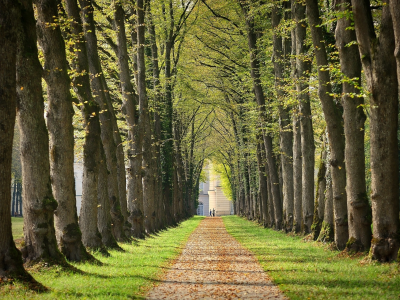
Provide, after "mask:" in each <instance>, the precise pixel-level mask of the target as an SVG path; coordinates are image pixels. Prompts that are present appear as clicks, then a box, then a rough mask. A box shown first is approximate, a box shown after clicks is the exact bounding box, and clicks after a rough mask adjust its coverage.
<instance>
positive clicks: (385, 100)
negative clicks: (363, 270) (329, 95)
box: [352, 0, 400, 261]
mask: <svg viewBox="0 0 400 300" xmlns="http://www.w3.org/2000/svg"><path fill="white" fill-rule="evenodd" d="M352 5H353V14H354V22H355V28H356V33H357V42H358V45H359V51H360V56H361V62H362V65H363V69H364V72H365V76H366V79H367V85H368V89H369V91H370V92H371V98H370V103H371V113H370V116H371V120H370V124H371V125H370V126H371V127H370V134H371V139H370V143H371V144H370V145H371V202H372V223H373V239H372V242H371V253H372V257H373V258H375V259H377V260H379V261H391V260H395V259H397V252H398V250H399V246H400V244H399V238H398V227H399V182H398V176H399V175H398V152H397V151H398V150H397V125H398V79H397V73H396V72H397V71H396V58H395V56H394V53H395V51H396V54H397V55H398V49H396V47H395V35H394V31H393V21H392V17H391V14H390V10H389V6H387V5H386V6H384V7H383V8H382V17H381V22H380V32H379V38H378V37H377V36H376V35H375V32H374V24H373V20H372V15H371V10H370V8H369V1H359V0H353V1H352ZM395 10H396V11H397V10H398V7H396V8H395ZM395 22H396V23H395V24H397V22H398V20H396V21H395ZM396 28H397V27H396ZM396 37H397V36H396ZM397 40H398V39H397Z"/></svg>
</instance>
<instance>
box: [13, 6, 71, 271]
mask: <svg viewBox="0 0 400 300" xmlns="http://www.w3.org/2000/svg"><path fill="white" fill-rule="evenodd" d="M20 20H21V24H20V28H19V35H18V55H17V64H16V65H17V93H18V101H17V112H18V114H17V120H18V127H19V129H20V155H21V161H22V191H23V199H24V203H23V205H24V228H25V230H24V237H25V246H24V247H23V248H22V250H21V251H22V254H23V259H24V262H25V263H28V264H35V263H38V262H42V261H45V262H47V263H50V264H60V265H63V266H66V265H67V263H66V261H65V257H64V256H63V255H62V254H61V253H60V251H59V250H58V248H57V240H56V235H55V228H54V211H55V210H56V209H57V206H58V204H57V201H56V200H55V199H54V197H53V192H52V188H51V179H50V162H49V134H48V132H47V127H46V123H45V120H44V99H43V96H42V72H43V70H42V66H41V65H40V62H39V59H38V49H37V38H36V30H35V18H34V13H33V6H32V1H30V0H24V1H21V19H20Z"/></svg>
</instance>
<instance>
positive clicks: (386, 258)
mask: <svg viewBox="0 0 400 300" xmlns="http://www.w3.org/2000/svg"><path fill="white" fill-rule="evenodd" d="M399 247H400V244H399V241H398V240H397V239H395V238H381V239H379V238H373V239H372V242H371V252H370V253H371V255H372V259H376V260H378V261H380V262H390V261H394V260H397V259H398V251H399Z"/></svg>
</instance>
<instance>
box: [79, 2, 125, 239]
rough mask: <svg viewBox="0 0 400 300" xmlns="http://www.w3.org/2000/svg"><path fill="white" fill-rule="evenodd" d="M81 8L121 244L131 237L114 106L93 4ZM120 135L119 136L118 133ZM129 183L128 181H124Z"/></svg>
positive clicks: (82, 4) (115, 227)
mask: <svg viewBox="0 0 400 300" xmlns="http://www.w3.org/2000/svg"><path fill="white" fill-rule="evenodd" d="M79 4H80V7H81V20H82V23H83V24H84V33H85V38H86V42H87V54H88V63H89V71H90V79H91V87H92V93H93V97H94V98H95V99H96V101H97V103H98V104H99V106H100V109H101V111H100V124H101V140H102V142H103V147H104V151H105V154H106V159H107V168H108V171H109V176H108V193H109V201H110V206H111V218H112V231H113V234H114V237H115V238H116V239H117V241H126V240H127V237H126V235H125V231H124V225H125V221H124V216H123V215H122V212H121V202H120V193H119V185H118V180H120V179H119V177H118V166H119V163H118V158H117V151H118V149H117V145H116V142H115V139H114V138H115V136H114V131H115V128H114V125H113V122H114V121H115V120H114V117H113V115H112V114H113V113H114V111H113V110H112V109H110V105H109V103H108V101H107V96H106V95H105V92H104V91H105V90H106V87H105V86H104V82H103V76H104V75H103V74H102V68H101V65H100V59H99V56H98V52H97V38H96V31H95V26H94V20H93V6H92V2H91V0H79ZM117 134H118V132H117ZM124 180H125V179H124Z"/></svg>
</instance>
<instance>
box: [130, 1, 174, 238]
mask: <svg viewBox="0 0 400 300" xmlns="http://www.w3.org/2000/svg"><path fill="white" fill-rule="evenodd" d="M143 2H144V1H143V0H138V1H137V3H136V4H137V11H136V13H137V26H138V29H137V37H138V38H137V42H138V46H137V48H138V56H137V64H138V94H139V122H138V123H139V131H140V133H141V137H140V139H141V140H142V143H141V145H142V152H143V155H142V168H143V172H144V176H143V210H144V226H145V229H146V232H147V233H152V232H154V223H155V216H156V215H155V211H154V193H153V191H154V188H155V187H154V176H155V174H154V172H153V171H154V168H153V151H152V145H151V134H152V132H151V124H150V117H149V107H148V101H147V92H146V65H145V54H144V45H145V43H146V42H145V22H144V16H145V11H144V3H143ZM168 159H170V158H169V157H168Z"/></svg>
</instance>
